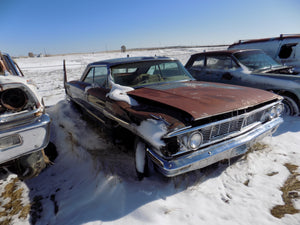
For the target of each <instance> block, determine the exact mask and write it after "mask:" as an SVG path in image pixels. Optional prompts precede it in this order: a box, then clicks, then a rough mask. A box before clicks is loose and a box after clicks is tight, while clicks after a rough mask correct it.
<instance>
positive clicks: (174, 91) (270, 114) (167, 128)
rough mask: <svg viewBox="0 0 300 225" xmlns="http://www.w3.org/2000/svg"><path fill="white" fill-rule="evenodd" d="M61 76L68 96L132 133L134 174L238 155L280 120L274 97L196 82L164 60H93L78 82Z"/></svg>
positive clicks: (173, 171) (168, 171) (178, 170)
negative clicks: (150, 168) (151, 166)
mask: <svg viewBox="0 0 300 225" xmlns="http://www.w3.org/2000/svg"><path fill="white" fill-rule="evenodd" d="M64 80H65V81H64V85H65V90H66V94H67V96H68V98H69V99H70V100H72V101H73V102H75V103H77V104H78V105H80V106H81V107H83V108H84V109H85V110H86V111H87V112H88V113H89V114H90V115H92V116H93V117H95V118H97V119H98V120H100V121H101V122H103V123H104V124H106V125H111V126H114V127H116V126H121V127H123V128H125V129H127V130H128V131H130V132H132V133H133V134H134V135H135V137H136V140H135V147H134V149H135V165H136V170H137V174H138V177H139V178H142V177H143V176H144V175H146V174H147V168H148V163H149V161H150V162H152V163H153V165H154V166H155V167H156V168H157V169H158V170H159V171H160V172H161V173H162V174H163V175H165V176H169V177H171V176H175V175H178V174H182V173H185V172H188V171H192V170H196V169H199V168H202V167H206V166H208V165H210V164H213V163H215V162H218V161H220V160H223V159H229V158H231V157H234V156H237V155H241V154H243V153H245V152H246V151H247V148H248V147H249V146H251V144H252V143H253V142H255V141H257V140H259V139H260V138H262V137H264V136H266V135H270V134H272V133H273V132H274V131H275V130H276V129H277V127H278V126H279V124H280V123H281V122H282V118H281V117H279V115H280V113H281V111H282V109H283V106H282V104H281V97H280V96H278V95H276V94H273V93H270V92H266V91H262V90H257V89H252V88H246V87H239V86H233V85H224V84H217V83H208V82H198V81H195V80H194V79H193V78H192V77H191V75H190V74H189V73H188V72H187V71H186V70H185V68H184V67H183V66H182V64H181V63H180V62H179V61H178V60H175V59H173V58H168V57H133V58H122V59H110V60H106V61H99V62H95V63H91V64H89V65H88V66H87V68H86V70H85V72H84V73H83V75H82V77H81V79H80V80H77V81H69V82H68V81H67V77H66V70H65V79H64ZM133 142H134V141H133Z"/></svg>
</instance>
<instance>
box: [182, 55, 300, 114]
mask: <svg viewBox="0 0 300 225" xmlns="http://www.w3.org/2000/svg"><path fill="white" fill-rule="evenodd" d="M185 67H186V68H187V69H188V71H189V72H190V73H191V74H192V76H194V77H195V78H196V79H197V80H200V81H212V82H221V83H226V84H235V85H242V86H248V87H254V88H260V89H264V90H268V91H272V92H274V93H277V94H279V95H281V96H283V97H284V100H283V103H284V106H285V111H284V113H285V114H286V115H298V114H299V107H300V76H299V75H297V73H295V72H294V71H293V68H291V67H289V66H283V65H282V64H280V63H278V62H277V61H275V60H274V59H272V58H271V57H270V56H268V55H267V54H265V53H264V52H263V51H261V50H224V51H212V52H202V53H197V54H194V55H192V56H191V57H190V59H189V60H188V62H187V63H186V65H185Z"/></svg>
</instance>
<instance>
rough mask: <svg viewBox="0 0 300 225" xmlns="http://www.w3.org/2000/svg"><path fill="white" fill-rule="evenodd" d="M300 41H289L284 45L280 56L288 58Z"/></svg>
mask: <svg viewBox="0 0 300 225" xmlns="http://www.w3.org/2000/svg"><path fill="white" fill-rule="evenodd" d="M297 44H298V43H289V44H285V45H282V46H281V48H280V51H279V54H278V56H279V58H281V59H287V58H289V57H290V56H291V55H292V52H293V47H295V46H296V45H297Z"/></svg>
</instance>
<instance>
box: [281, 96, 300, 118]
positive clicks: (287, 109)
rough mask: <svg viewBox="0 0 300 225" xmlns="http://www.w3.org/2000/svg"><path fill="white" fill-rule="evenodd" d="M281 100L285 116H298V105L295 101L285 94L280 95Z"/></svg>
mask: <svg viewBox="0 0 300 225" xmlns="http://www.w3.org/2000/svg"><path fill="white" fill-rule="evenodd" d="M282 97H283V100H282V103H283V105H284V111H283V115H285V116H298V115H299V107H298V104H297V102H296V101H295V100H294V99H293V98H291V97H289V96H286V95H282Z"/></svg>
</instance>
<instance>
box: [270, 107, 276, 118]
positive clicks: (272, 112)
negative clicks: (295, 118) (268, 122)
mask: <svg viewBox="0 0 300 225" xmlns="http://www.w3.org/2000/svg"><path fill="white" fill-rule="evenodd" d="M276 116H277V110H276V107H275V106H274V107H272V109H271V110H270V119H274V118H275V117H276Z"/></svg>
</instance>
